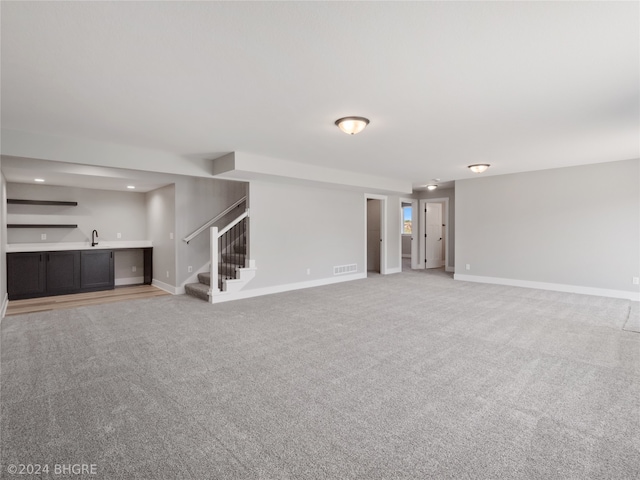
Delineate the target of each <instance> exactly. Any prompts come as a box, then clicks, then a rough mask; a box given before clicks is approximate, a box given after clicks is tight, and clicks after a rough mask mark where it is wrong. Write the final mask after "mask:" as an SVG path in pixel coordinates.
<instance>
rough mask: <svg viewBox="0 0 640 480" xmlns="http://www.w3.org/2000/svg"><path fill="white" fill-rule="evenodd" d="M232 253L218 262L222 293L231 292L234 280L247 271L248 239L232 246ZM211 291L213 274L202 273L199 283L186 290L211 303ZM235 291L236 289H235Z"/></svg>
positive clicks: (244, 237)
mask: <svg viewBox="0 0 640 480" xmlns="http://www.w3.org/2000/svg"><path fill="white" fill-rule="evenodd" d="M230 249H231V251H232V252H231V253H223V254H222V261H220V262H218V289H219V290H220V291H221V292H226V291H230V290H231V289H230V288H229V287H230V286H231V285H233V282H232V281H233V280H240V276H241V275H240V274H241V273H242V271H241V270H240V269H243V270H244V269H245V264H246V259H247V238H246V236H245V235H243V236H242V238H241V239H239V240H238V241H237V242H234V244H233V245H231V246H230ZM210 289H211V273H210V272H202V273H199V274H198V283H187V284H186V285H185V286H184V290H185V292H186V293H187V294H188V295H191V296H194V297H197V298H201V299H202V300H205V301H209V290H210ZM234 290H235V289H234Z"/></svg>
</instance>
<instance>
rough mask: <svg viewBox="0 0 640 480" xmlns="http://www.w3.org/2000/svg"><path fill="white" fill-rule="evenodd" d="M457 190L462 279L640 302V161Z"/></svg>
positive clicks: (463, 184) (472, 183)
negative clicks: (639, 281) (637, 281)
mask: <svg viewBox="0 0 640 480" xmlns="http://www.w3.org/2000/svg"><path fill="white" fill-rule="evenodd" d="M455 192H456V216H455V226H456V238H455V251H456V262H455V264H456V278H457V279H465V280H476V281H483V279H484V281H489V280H491V281H492V282H500V283H503V284H505V283H506V284H513V285H516V284H519V285H522V282H529V284H530V285H532V286H533V285H535V284H538V285H547V286H553V285H561V286H563V288H564V289H565V290H566V289H567V288H569V287H570V286H571V287H583V288H582V290H575V289H573V290H572V291H581V292H582V293H593V292H600V293H599V294H603V295H607V296H618V297H622V298H630V299H636V300H638V299H640V286H638V285H634V284H633V278H634V277H640V160H637V159H636V160H628V161H621V162H610V163H602V164H595V165H585V166H577V167H569V168H560V169H553V170H541V171H536V172H529V173H519V174H512V175H502V176H492V177H481V178H477V179H471V180H462V181H456V187H455ZM466 265H469V267H470V269H469V270H467V269H466V268H465V267H466ZM472 277H475V278H472ZM508 282H511V283H508ZM607 292H609V293H611V292H614V293H616V294H615V295H613V294H610V295H609V294H608V293H607Z"/></svg>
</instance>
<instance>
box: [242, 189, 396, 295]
mask: <svg viewBox="0 0 640 480" xmlns="http://www.w3.org/2000/svg"><path fill="white" fill-rule="evenodd" d="M249 201H250V209H251V227H250V228H251V230H250V242H251V243H250V248H251V257H252V258H253V259H254V260H255V261H256V267H257V272H256V277H255V278H254V279H253V280H252V281H251V282H250V283H249V284H248V285H247V286H246V287H245V288H244V290H251V289H256V288H265V287H274V286H280V285H286V284H291V283H299V282H306V281H314V280H320V279H327V278H334V275H333V267H334V266H339V265H348V264H357V265H358V270H357V273H364V272H365V269H366V265H364V264H363V262H364V242H365V234H364V229H365V223H364V222H365V200H364V196H363V194H362V193H357V192H349V191H345V190H330V189H322V188H316V187H309V186H305V185H299V184H289V183H276V182H273V183H271V182H265V181H252V182H251V184H250V193H249ZM396 207H397V206H396ZM396 209H397V208H396ZM396 236H397V237H399V235H396ZM307 269H310V274H309V275H307Z"/></svg>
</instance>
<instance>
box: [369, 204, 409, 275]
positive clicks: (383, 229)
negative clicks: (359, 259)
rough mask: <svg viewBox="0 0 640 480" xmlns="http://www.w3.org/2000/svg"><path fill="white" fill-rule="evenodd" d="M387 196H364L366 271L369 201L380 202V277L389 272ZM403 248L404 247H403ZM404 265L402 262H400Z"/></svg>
mask: <svg viewBox="0 0 640 480" xmlns="http://www.w3.org/2000/svg"><path fill="white" fill-rule="evenodd" d="M387 198H388V197H387V196H386V195H378V194H375V193H365V194H364V263H363V265H364V269H365V270H367V268H368V265H369V264H368V262H367V200H380V201H381V202H382V205H381V206H380V236H381V237H382V242H380V243H381V244H382V245H380V275H386V274H387V273H388V272H387V233H388V232H387ZM401 247H402V245H401ZM400 265H402V262H400Z"/></svg>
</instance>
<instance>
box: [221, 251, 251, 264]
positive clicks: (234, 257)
mask: <svg viewBox="0 0 640 480" xmlns="http://www.w3.org/2000/svg"><path fill="white" fill-rule="evenodd" d="M246 258H247V256H246V255H245V254H244V253H223V254H222V261H223V262H226V263H233V264H235V265H239V266H241V267H244V262H245V259H246Z"/></svg>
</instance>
